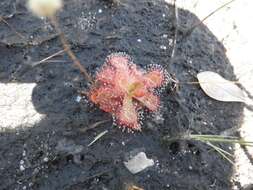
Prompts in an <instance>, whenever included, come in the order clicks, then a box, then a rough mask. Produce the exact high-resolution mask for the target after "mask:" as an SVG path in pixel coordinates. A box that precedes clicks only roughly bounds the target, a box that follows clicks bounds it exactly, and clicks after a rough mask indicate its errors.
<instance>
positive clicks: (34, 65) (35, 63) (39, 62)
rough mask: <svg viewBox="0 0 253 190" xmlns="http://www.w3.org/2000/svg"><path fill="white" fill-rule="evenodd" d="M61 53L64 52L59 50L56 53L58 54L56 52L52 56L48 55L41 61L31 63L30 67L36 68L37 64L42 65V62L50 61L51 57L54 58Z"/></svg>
mask: <svg viewBox="0 0 253 190" xmlns="http://www.w3.org/2000/svg"><path fill="white" fill-rule="evenodd" d="M63 52H65V50H60V51H58V52H56V53H54V54H52V55H50V56H48V57H46V58H44V59H42V60H41V61H37V62H34V63H32V64H31V65H32V67H36V66H38V65H39V64H41V63H44V62H46V61H48V60H49V59H51V58H53V57H55V56H57V55H60V54H62V53H63Z"/></svg>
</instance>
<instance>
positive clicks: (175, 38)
mask: <svg viewBox="0 0 253 190" xmlns="http://www.w3.org/2000/svg"><path fill="white" fill-rule="evenodd" d="M174 17H175V18H174V19H175V20H174V25H175V33H174V38H173V45H172V52H171V56H170V59H171V61H170V63H173V61H174V56H175V53H176V45H177V35H178V9H177V1H176V0H174Z"/></svg>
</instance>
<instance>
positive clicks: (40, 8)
mask: <svg viewBox="0 0 253 190" xmlns="http://www.w3.org/2000/svg"><path fill="white" fill-rule="evenodd" d="M62 5H63V2H62V0H28V3H27V6H28V8H29V9H30V10H31V12H32V13H33V14H35V15H36V16H38V17H51V16H53V15H55V13H56V12H57V11H58V10H60V9H61V8H62Z"/></svg>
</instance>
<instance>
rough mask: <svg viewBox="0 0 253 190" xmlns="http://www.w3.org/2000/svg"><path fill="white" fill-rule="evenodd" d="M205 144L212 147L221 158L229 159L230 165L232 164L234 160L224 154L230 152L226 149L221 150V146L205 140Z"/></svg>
mask: <svg viewBox="0 0 253 190" xmlns="http://www.w3.org/2000/svg"><path fill="white" fill-rule="evenodd" d="M206 144H207V145H208V146H210V147H212V148H213V149H214V150H216V151H217V152H218V153H219V154H220V155H221V156H222V157H223V158H225V159H226V160H227V161H229V162H230V163H231V164H232V165H234V162H233V161H232V160H231V159H230V158H229V157H227V156H226V154H228V155H230V153H228V152H227V151H225V150H222V149H221V148H219V147H217V146H215V145H213V144H212V143H210V142H206Z"/></svg>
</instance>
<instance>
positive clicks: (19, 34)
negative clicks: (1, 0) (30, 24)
mask: <svg viewBox="0 0 253 190" xmlns="http://www.w3.org/2000/svg"><path fill="white" fill-rule="evenodd" d="M0 21H2V22H3V23H5V24H6V25H7V26H8V27H9V28H10V29H11V30H12V31H13V32H15V33H16V34H17V36H19V37H20V38H22V39H26V38H25V36H23V35H22V34H21V33H19V32H18V31H17V30H16V29H15V28H14V27H13V26H12V25H10V24H9V23H8V22H7V21H6V20H5V19H4V18H3V17H2V16H0Z"/></svg>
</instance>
